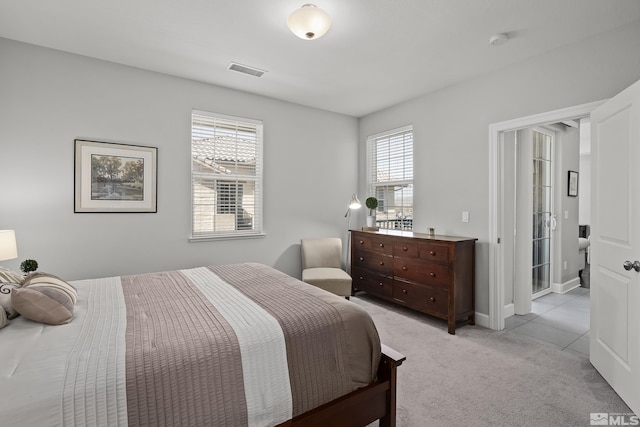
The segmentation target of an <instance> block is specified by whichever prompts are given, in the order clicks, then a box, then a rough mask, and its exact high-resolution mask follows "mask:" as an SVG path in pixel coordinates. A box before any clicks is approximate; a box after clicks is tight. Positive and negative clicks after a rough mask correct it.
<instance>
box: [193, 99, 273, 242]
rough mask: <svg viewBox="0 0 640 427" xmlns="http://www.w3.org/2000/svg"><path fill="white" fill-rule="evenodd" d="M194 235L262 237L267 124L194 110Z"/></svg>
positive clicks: (200, 236) (194, 237) (208, 236)
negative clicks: (263, 131) (265, 128)
mask: <svg viewBox="0 0 640 427" xmlns="http://www.w3.org/2000/svg"><path fill="white" fill-rule="evenodd" d="M191 204H192V212H193V214H192V221H191V238H192V239H200V238H218V237H242V236H255V235H261V234H262V233H263V230H262V122H261V121H258V120H252V119H243V118H238V117H231V116H223V115H219V114H212V113H207V112H204V111H196V110H194V111H193V112H192V114H191Z"/></svg>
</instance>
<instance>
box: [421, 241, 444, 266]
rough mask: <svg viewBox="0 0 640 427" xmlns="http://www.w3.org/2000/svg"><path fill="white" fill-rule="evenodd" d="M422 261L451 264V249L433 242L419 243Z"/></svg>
mask: <svg viewBox="0 0 640 427" xmlns="http://www.w3.org/2000/svg"><path fill="white" fill-rule="evenodd" d="M418 252H419V256H420V259H424V260H427V261H434V262H441V263H447V262H449V247H448V246H446V245H438V244H437V243H431V242H420V243H418Z"/></svg>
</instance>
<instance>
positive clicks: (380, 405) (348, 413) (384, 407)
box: [278, 344, 406, 427]
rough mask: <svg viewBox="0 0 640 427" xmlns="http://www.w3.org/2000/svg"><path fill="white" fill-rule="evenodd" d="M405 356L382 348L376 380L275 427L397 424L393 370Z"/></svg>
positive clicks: (395, 373) (344, 426)
mask: <svg viewBox="0 0 640 427" xmlns="http://www.w3.org/2000/svg"><path fill="white" fill-rule="evenodd" d="M405 359H406V357H405V356H404V355H402V354H400V353H398V352H397V351H395V350H393V349H392V348H390V347H387V346H386V345H384V344H383V345H382V357H381V359H380V364H379V365H378V378H377V380H376V381H375V382H373V383H371V384H369V385H368V386H366V387H363V388H360V389H358V390H355V391H353V392H351V393H349V394H347V395H344V396H342V397H339V398H337V399H335V400H332V401H331V402H329V403H326V404H324V405H322V406H319V407H317V408H315V409H312V410H311V411H309V412H305V413H304V414H301V415H298V416H297V417H295V418H293V419H291V420H289V421H285V422H284V423H282V424H279V425H278V427H326V426H332V427H362V426H366V425H367V424H370V423H372V422H373V421H375V420H378V419H379V420H380V427H395V425H396V380H397V371H396V368H397V367H398V366H400V365H402V362H404V361H405Z"/></svg>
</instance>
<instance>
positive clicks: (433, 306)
mask: <svg viewBox="0 0 640 427" xmlns="http://www.w3.org/2000/svg"><path fill="white" fill-rule="evenodd" d="M448 296H449V293H448V292H447V291H446V290H445V289H440V288H431V287H428V286H421V285H416V284H413V283H407V282H403V281H401V280H396V281H395V283H394V285H393V299H394V300H397V301H400V302H402V303H404V304H406V305H407V306H409V307H411V308H415V309H418V310H420V311H424V312H428V313H431V314H438V315H440V316H445V317H446V315H447V312H448V306H449V305H448Z"/></svg>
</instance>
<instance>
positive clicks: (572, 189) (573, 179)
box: [568, 171, 578, 197]
mask: <svg viewBox="0 0 640 427" xmlns="http://www.w3.org/2000/svg"><path fill="white" fill-rule="evenodd" d="M568 195H569V196H570V197H577V196H578V172H576V171H569V193H568Z"/></svg>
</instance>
